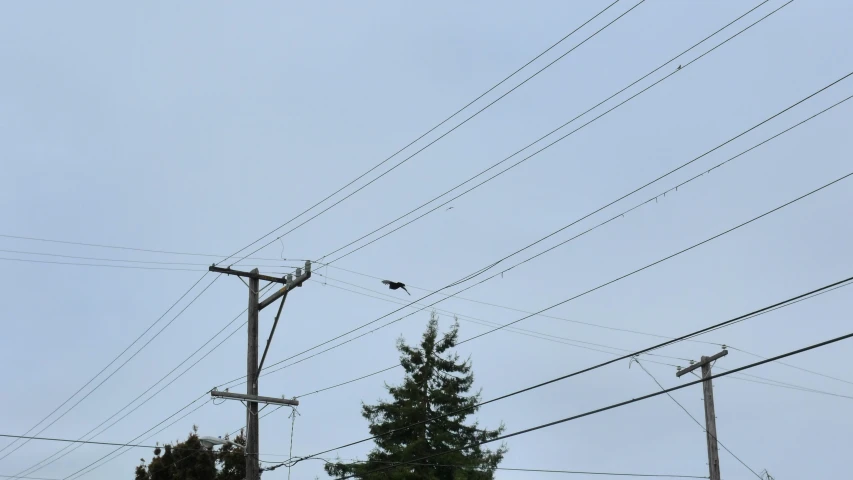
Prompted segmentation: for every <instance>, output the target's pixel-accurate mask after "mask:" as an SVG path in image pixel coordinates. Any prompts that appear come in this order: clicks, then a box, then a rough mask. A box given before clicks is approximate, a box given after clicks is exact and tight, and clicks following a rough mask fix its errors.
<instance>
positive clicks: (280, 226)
mask: <svg viewBox="0 0 853 480" xmlns="http://www.w3.org/2000/svg"><path fill="white" fill-rule="evenodd" d="M645 1H646V0H640V2H639V3H637V4H636V5H634V6H633V7H631V8H630V9H629V10H627V11H626V12H624V13H622V14H621V15H619V16H618V17H616V19H614V20H613V21H611V22H610V23H608V24H606V25H605V26H604V27H602V28H600V29H599V30H597V31H596V32H595V33H593V34H592V35H590V36H589V37H587V38H586V39H584V40H583V41H582V42H581V43H579V44H578V45H576V46H575V47H573V48H572V49H570V50H569V51H567V52H566V53H564V54H562V55H561V56H559V57H558V58H557V59H556V60H554V61H552V62H551V63H549V64H547V65H546V66H545V67H543V68H541V69H540V70H538V71H537V72H536V73H534V74H533V75H531V76H530V77H528V78H527V79H525V80H524V81H523V82H521V83H519V84H518V85H516V86H515V87H513V88H512V89H510V90H509V91H507V92H506V93H504V94H503V95H501V96H499V97H498V98H497V99H495V100H493V101H492V102H491V103H489V104H487V105H486V106H485V107H483V108H481V109H480V110H478V111H477V112H475V113H474V114H473V115H471V116H469V117H468V118H466V119H465V120H464V121H462V122H461V123H459V124H457V125H456V126H455V127H453V128H452V129H450V130H448V131H447V132H445V133H443V134H442V135H441V136H439V137H438V138H436V139H435V140H433V141H431V142H430V143H428V144H427V145H426V146H424V147H422V148H421V149H419V150H417V151H416V152H415V153H413V154H412V155H409V156H408V157H406V158H405V159H403V160H402V161H401V162H398V163H397V164H395V165H394V166H393V167H391V168H390V169H388V170H386V171H385V172H383V173H382V174H380V175H379V176H377V177H375V178H373V179H372V180H370V181H369V182H367V183H365V184H364V185H362V186H361V187H359V188H357V189H356V190H354V191H353V192H351V193H349V194H347V195H346V196H344V197H343V198H341V199H340V200H338V201H336V202H335V203H333V204H332V205H331V206H329V207H326V208H325V209H323V210H321V211H320V212H319V213H317V214H315V215H314V216H312V217H311V218H309V219H308V220H305V221H304V222H302V223H301V224H299V225H297V226H296V227H294V228H292V229H290V230H289V231H287V232H285V233H284V234H282V235H279V236H278V237H276V238H275V239H273V240H270V241H269V242H267V243H266V244H264V245H263V246H261V247H260V248H257V249H255V250H254V251H253V252H252V253H250V254H249V255H248V256H251V255H254V254H255V253H257V252H259V251H260V250H263V249H264V248H266V247H268V246H269V245H271V244H273V243H275V242H276V241H278V240H279V239H281V238H283V237H284V236H285V235H288V234H289V233H291V232H293V231H294V230H296V229H298V228H300V227H302V226H303V225H305V224H306V223H308V222H310V221H311V220H313V219H315V218H317V217H318V216H320V215H322V214H324V213H326V212H327V211H329V210H330V209H332V208H334V207H335V206H337V205H338V204H340V203H341V202H344V201H346V200H347V199H349V198H350V197H352V196H353V195H355V194H356V193H358V192H360V191H361V190H363V189H365V188H367V187H368V186H369V185H371V184H373V183H374V182H376V181H377V180H379V179H380V178H382V177H384V176H385V175H387V174H389V173H390V172H392V171H393V170H395V169H396V168H397V167H399V166H400V165H402V164H404V163H406V162H408V161H409V160H410V159H412V158H413V157H414V156H416V155H418V154H419V153H421V152H422V151H424V150H426V149H427V148H429V147H430V146H432V145H433V144H435V143H436V142H438V141H440V140H441V139H443V138H444V137H446V136H447V135H449V134H450V133H452V132H453V131H455V130H456V129H457V128H459V127H461V126H462V125H464V124H466V123H468V121H469V120H471V119H473V118H474V117H476V116H478V115H479V114H480V113H482V112H484V111H485V110H487V109H488V108H489V107H491V106H492V105H494V104H495V103H497V102H499V101H500V100H501V99H503V98H504V97H506V96H507V95H509V94H511V93H512V92H514V91H515V90H516V89H517V88H519V87H521V86H522V85H524V84H526V83H527V82H528V81H529V80H531V79H533V78H534V77H536V76H537V75H539V74H540V73H542V72H543V71H544V70H546V69H548V68H549V67H551V66H552V65H554V64H555V63H557V62H558V61H560V60H562V59H563V58H564V57H565V56H566V55H568V54H569V53H571V52H572V51H574V50H575V49H577V48H578V47H580V46H581V45H583V44H584V43H586V42H587V41H588V40H590V39H591V38H593V37H595V36H596V35H598V34H599V33H600V32H602V31H603V30H605V29H606V28H607V27H609V26H611V25H612V24H613V23H615V22H616V21H617V20H619V19H620V18H622V17H624V16H625V15H627V14H628V13H630V12H631V11H632V10H634V9H635V8H637V7H638V6H640V5H641V4H642V3H644V2H645ZM616 3H618V0H617V1H615V2H613V3H611V4H610V5H608V6H607V7H605V8H604V10H601V11H600V12H598V13H597V14H595V15H594V16H593V17H592V18H590V19H589V20H587V21H586V22H584V23H583V24H582V25H581V26H579V27H577V28H576V29H575V30H573V31H572V32H571V33H569V34H568V35H566V36H565V37H563V38H562V39H561V40H560V41H558V42H557V43H555V44H554V45H551V46H550V47H549V48H548V49H547V50H545V51H544V52H542V53H540V54H539V55H537V56H536V57H534V58H533V60H530V61H529V62H527V64H525V65H524V66H522V67H521V68H519V69H518V70H516V71H515V72H513V73H512V74H510V75H509V76H508V77H506V78H504V79H503V80H501V81H500V82H499V83H497V84H496V85H495V86H493V87H492V88H490V89H489V90H487V91H486V92H484V93H483V94H481V95H480V96H478V97H477V98H475V99H474V100H472V101H471V102H469V103H468V104H467V105H465V106H464V107H462V108H461V109H459V110H458V111H456V112H455V113H454V114H452V115H451V116H449V117H447V118H446V119H444V120H443V121H442V122H441V123H439V124H438V125H436V126H434V127H433V128H431V129H430V130H428V131H427V132H426V133H424V134H423V135H421V136H419V137H418V138H416V139H415V140H413V141H412V142H410V143H409V144H408V145H406V146H405V147H403V148H401V149H400V150H397V152H395V153H394V154H393V155H391V156H390V157H388V158H386V159H385V160H383V161H382V162H380V163H379V164H377V165H375V166H374V167H372V168H371V169H370V170H368V171H366V172H364V173H363V174H361V175H359V176H358V177H356V178H355V179H354V180H352V181H351V182H349V183H347V184H346V185H344V186H343V187H341V188H339V189H338V190H336V191H335V192H333V193H332V194H330V195H328V196H327V197H325V198H324V199H322V200H320V201H319V202H317V203H315V204H314V205H312V206H311V207H309V208H307V209H306V210H304V211H303V212H302V213H300V214H299V215H297V216H295V217H293V218H291V219H290V220H288V221H287V222H285V223H283V224H281V225H279V226H278V227H276V228H275V229H273V230H272V231H270V232H269V233H267V234H266V235H264V236H262V237H261V238H259V239H257V240H255V241H253V242H252V243H250V244H249V245H246V246H245V247H243V248H241V249H240V250H238V251H236V252H234V254H232V255H231V256H229V257H228V258H226V259H225V260H223V262H225V261H227V260H228V259H229V258H231V257H233V256H234V255H237V254H239V253H240V252H242V251H243V250H246V249H247V248H249V247H251V246H252V245H254V244H256V243H258V242H260V241H261V240H263V239H264V238H266V237H268V236H270V235H272V234H273V233H275V232H277V231H278V230H280V229H282V228H284V227H285V226H287V225H289V224H290V223H291V222H293V221H294V220H296V219H298V218H299V217H301V216H302V215H305V214H306V213H308V212H309V211H311V210H313V209H314V208H316V207H317V206H319V205H320V204H322V203H323V202H325V201H326V200H328V199H330V198H332V197H333V196H335V195H337V194H338V193H340V192H341V191H343V190H344V189H346V188H347V187H349V186H350V185H352V184H354V183H355V182H357V181H358V180H360V179H362V178H363V177H364V176H366V175H368V174H369V173H370V172H372V171H374V170H375V169H377V168H379V167H380V166H382V165H383V164H385V163H386V162H388V161H390V160H391V159H392V158H394V157H396V156H397V155H398V154H400V153H401V152H403V151H404V150H406V149H407V148H409V147H410V146H412V145H414V144H415V143H416V142H417V141H419V140H420V139H422V138H424V137H425V136H426V135H428V134H429V133H431V132H432V131H434V130H435V129H437V128H438V127H440V126H441V125H443V124H444V123H446V122H447V121H448V120H450V119H451V118H453V117H455V116H456V115H458V114H459V113H460V112H462V111H463V110H465V109H466V108H468V107H469V106H471V105H472V104H473V103H474V102H476V101H477V100H479V99H481V98H482V97H483V96H485V95H486V94H488V93H489V92H491V91H492V90H494V89H495V88H497V87H498V86H499V85H501V84H502V83H504V82H505V81H507V80H509V78H510V77H512V76H514V75H515V74H516V73H518V72H520V71H521V70H523V69H524V68H525V67H527V66H528V65H530V64H531V63H533V62H534V61H535V60H536V59H538V58H539V57H541V56H542V55H544V54H545V53H547V52H548V51H549V50H551V49H553V48H554V47H556V46H557V45H558V44H560V43H562V42H563V41H564V40H565V39H567V38H568V37H570V36H571V35H573V34H574V33H575V32H577V31H578V30H580V29H581V28H582V27H584V26H585V25H587V24H588V23H590V22H592V21H593V20H595V19H596V18H597V17H598V16H599V15H601V14H603V13H604V12H605V11H607V10H608V9H610V7H612V6H613V5H615V4H616Z"/></svg>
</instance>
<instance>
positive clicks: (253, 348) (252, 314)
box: [246, 268, 261, 480]
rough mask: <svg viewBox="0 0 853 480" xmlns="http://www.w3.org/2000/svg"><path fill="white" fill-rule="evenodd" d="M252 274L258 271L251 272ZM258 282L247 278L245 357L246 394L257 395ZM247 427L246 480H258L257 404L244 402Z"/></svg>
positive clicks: (259, 474)
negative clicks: (247, 302)
mask: <svg viewBox="0 0 853 480" xmlns="http://www.w3.org/2000/svg"><path fill="white" fill-rule="evenodd" d="M252 273H253V274H257V273H258V269H257V268H256V269H254V270H252ZM259 288H260V280H259V279H258V278H249V311H248V312H249V344H248V351H247V355H246V394H247V395H253V396H257V395H258V312H259V310H258V290H259ZM246 410H247V417H248V425H247V430H248V432H246V435H247V436H246V480H260V478H261V473H260V463H259V455H258V453H259V452H260V448H259V443H260V442H259V439H260V437H259V436H258V402H250V401H247V402H246Z"/></svg>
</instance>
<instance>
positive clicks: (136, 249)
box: [0, 234, 304, 262]
mask: <svg viewBox="0 0 853 480" xmlns="http://www.w3.org/2000/svg"><path fill="white" fill-rule="evenodd" d="M0 237H2V238H11V239H15V240H29V241H34V242H47V243H60V244H65V245H77V246H83V247H95V248H111V249H115V250H129V251H134V252H145V253H161V254H168V255H189V256H195V257H214V258H222V257H224V256H225V255H216V254H213V253H197V252H174V251H169V250H155V249H148V248H136V247H126V246H120V245H106V244H101V243H85V242H72V241H69V240H56V239H50V238H37V237H25V236H22V235H8V234H0ZM239 258H240V260H271V261H276V262H279V261H281V260H291V261H304V260H300V259H298V258H290V259H281V258H258V257H239Z"/></svg>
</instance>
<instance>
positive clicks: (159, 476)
mask: <svg viewBox="0 0 853 480" xmlns="http://www.w3.org/2000/svg"><path fill="white" fill-rule="evenodd" d="M197 431H198V428H197V427H193V432H192V433H190V434H189V435H188V436H187V439H186V440H184V441H183V442H175V446H174V447H172V445H170V444H166V445H165V446H163V448H160V447H157V448H155V449H154V458H153V459H151V462H150V463H149V464H148V465H146V464H145V459H144V458H143V459H141V460H142V464H141V465H138V466H137V467H136V475H135V480H244V479H245V478H246V463H245V462H246V460H245V457H244V456H243V450H242V449H240V448H235V447H233V446H232V445H223V446H222V447H220V448H219V450H218V451H214V450H213V449H210V448H205V447H204V445H202V443H201V441H200V440H199V438H198V435H197V433H196V432H197ZM225 438H226V439H227V438H228V437H227V436H226V437H225ZM233 442H234V443H236V444H238V445H245V444H246V440H245V438H244V437H243V434H242V433H241V434H240V435H238V436H237V437H236V438H234V440H233ZM161 453H162V454H163V455H162V456H161V455H160V454H161ZM217 465H218V466H219V468H218V469H217Z"/></svg>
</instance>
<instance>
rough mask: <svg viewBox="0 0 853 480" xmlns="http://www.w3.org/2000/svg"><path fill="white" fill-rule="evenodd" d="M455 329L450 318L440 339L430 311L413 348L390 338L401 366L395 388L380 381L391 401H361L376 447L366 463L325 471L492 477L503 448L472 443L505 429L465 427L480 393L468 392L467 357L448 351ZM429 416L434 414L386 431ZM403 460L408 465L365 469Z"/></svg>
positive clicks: (371, 478) (395, 478) (454, 479)
mask: <svg viewBox="0 0 853 480" xmlns="http://www.w3.org/2000/svg"><path fill="white" fill-rule="evenodd" d="M458 331H459V324H458V322H455V323H454V325H453V327H452V328H451V329H450V331H448V332H447V333H445V334H444V335H443V336H441V337H439V333H438V317H437V316H436V314H435V313H433V314H432V316H431V318H430V321H429V324H428V326H427V329H426V332H424V335H423V339H422V340H421V344H420V346H419V348H413V347H410V346H408V345H406V343H405V342H404V341H403V339H402V338H401V339H400V340H398V341H397V349H398V350H399V351H400V363H401V365H402V366H403V368H404V369H405V371H406V374H405V378H404V379H403V383H402V385H400V386H388V385H386V388H387V390H388V393H389V394H390V395H391V397H392V401H390V402H385V401H380V402H379V403H378V404H377V405H365V404H362V416H363V417H364V418H365V419H367V421H368V422H369V424H370V434H371V435H372V436H377V435H383V434H387V435H383V436H381V437H379V438H376V439H375V440H374V442H375V443H376V447H375V448H374V449H373V450H372V451H371V452H370V453H369V454H368V457H367V460H366V461H365V462H355V463H340V462H338V463H330V464H327V465H326V472H327V473H328V474H329V475H331V476H336V477H343V476H348V475H354V476H355V477H356V478H359V479H362V480H378V479H383V480H389V479H390V480H404V479H405V480H411V479H424V480H426V479H429V480H491V479H492V478H494V471H495V468H497V466H498V464H499V463H500V461H501V460H502V459H503V456H504V454H505V453H506V447H505V446H503V445H502V446H500V447H499V448H498V449H497V450H495V451H494V452H493V451H490V450H486V449H482V448H480V447H478V446H472V445H474V444H476V443H479V442H482V441H484V440H491V439H494V438H496V437H498V436H499V435H500V434H501V432H503V429H504V427H503V425H501V426H500V427H498V428H497V429H496V430H488V429H480V428H479V427H478V425H477V423H476V422H475V423H474V424H472V425H466V424H465V420H466V418H467V417H468V416H470V415H472V414H474V413H475V412H476V410H477V409H476V408H475V407H474V405H476V404H477V403H479V400H480V393H479V392H478V393H476V394H474V395H468V392H469V391H470V390H471V387H472V385H473V383H474V374H473V372H472V370H471V362H470V360H466V361H461V362H460V361H459V356H458V355H457V354H455V353H449V350H450V349H451V348H453V347H454V346H456V341H457V337H458ZM460 410H461V411H460ZM457 411H458V413H454V414H452V415H449V416H446V417H445V416H443V415H445V414H448V413H450V412H457ZM435 417H440V418H435ZM430 418H435V419H434V420H431V421H427V422H425V423H423V424H420V425H417V426H415V427H413V428H408V429H403V430H400V431H395V432H393V433H388V432H391V431H393V430H397V429H400V428H401V427H405V426H407V425H410V424H413V423H417V422H422V421H425V420H427V419H430ZM456 449H459V450H458V451H454V452H452V453H447V454H443V455H440V456H436V457H433V458H430V459H428V460H426V461H422V462H418V461H415V460H417V459H419V458H422V457H426V456H429V455H432V454H436V453H439V452H445V451H448V450H456ZM405 461H415V462H413V463H412V464H411V465H405V466H400V467H396V468H390V469H387V470H383V471H381V472H377V473H374V474H369V473H368V472H370V471H372V470H375V469H378V468H384V467H389V466H390V465H393V464H394V463H396V462H405Z"/></svg>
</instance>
